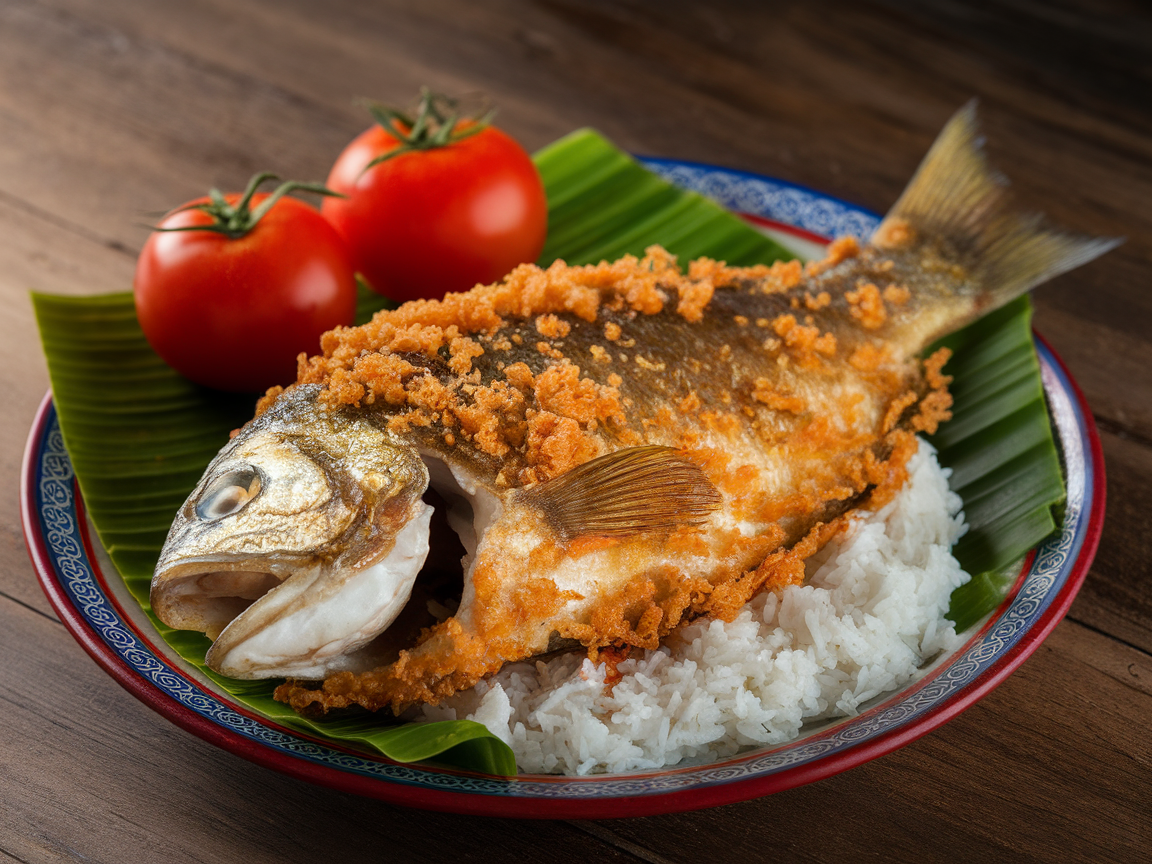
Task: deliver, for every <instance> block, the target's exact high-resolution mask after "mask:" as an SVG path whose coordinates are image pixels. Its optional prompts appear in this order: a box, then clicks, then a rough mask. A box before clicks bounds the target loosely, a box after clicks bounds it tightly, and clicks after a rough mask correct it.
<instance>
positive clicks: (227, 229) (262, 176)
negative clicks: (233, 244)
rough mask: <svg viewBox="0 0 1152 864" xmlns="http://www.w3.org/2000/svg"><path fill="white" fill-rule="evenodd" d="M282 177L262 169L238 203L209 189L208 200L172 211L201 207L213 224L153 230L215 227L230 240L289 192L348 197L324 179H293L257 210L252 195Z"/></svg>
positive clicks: (210, 228)
mask: <svg viewBox="0 0 1152 864" xmlns="http://www.w3.org/2000/svg"><path fill="white" fill-rule="evenodd" d="M279 179H280V178H279V177H278V176H277V175H276V174H273V173H272V172H271V171H261V172H260V173H258V174H255V175H253V177H252V179H251V180H249V181H248V186H247V188H246V189H245V190H244V192H243V194H242V195H241V196H240V198H239V200H238V201H237V202H236V203H235V204H229V203H228V199H227V198H225V197H224V193H223V192H221V191H220V190H219V189H215V188H213V189H209V190H208V202H207V203H199V204H186V205H184V206H183V207H178V208H177V209H175V210H173V211H172V213H180V212H182V211H184V210H199V211H201V212H202V213H207V214H208V215H209V216H211V217H212V222H211V223H210V224H207V225H185V226H182V227H180V228H161V227H155V228H153V229H152V230H154V231H213V232H215V233H217V234H223V235H225V236H226V237H228V239H230V240H236V239H238V238H240V237H243V236H244V235H245V234H247V233H248V232H249V231H251V230H252V229H253V228H255V227H256V224H257V223H258V222H259V221H260V220H261V219H263V218H264V216H265V215H266V214H267V213H268V211H269V210H271V209H272V208H273V207H275V206H276V202H277V201H279V200H280V199H281V198H283V197H284V196H285V195H287V194H288V193H289V192H296V191H300V192H315V193H316V194H317V195H331V196H334V197H337V198H344V197H346V196H345V195H343V194H341V193H340V192H334V191H332V190H331V189H329V188H328V187H326V186H324V185H323V184H320V183H301V182H298V181H296V180H289V181H288V182H286V183H281V184H280V185H279V186H278V187H276V190H275V191H274V192H273V193H272V194H271V195H269V196H268V197H267V198H265V199H264V200H263V201H261V202H260V205H259V206H258V207H257V208H256V209H255V210H253V209H251V207H252V198H253V196H254V195H255V194H256V190H257V189H259V188H260V186H261V185H263V184H264V183H266V182H267V181H269V180H279Z"/></svg>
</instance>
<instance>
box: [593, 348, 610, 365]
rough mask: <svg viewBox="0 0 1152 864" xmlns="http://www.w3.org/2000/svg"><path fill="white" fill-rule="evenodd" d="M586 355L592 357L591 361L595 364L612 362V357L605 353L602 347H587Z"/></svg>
mask: <svg viewBox="0 0 1152 864" xmlns="http://www.w3.org/2000/svg"><path fill="white" fill-rule="evenodd" d="M588 353H589V354H591V355H592V359H593V360H595V361H596V362H597V363H611V362H612V355H611V354H609V353H608V352H607V351H605V350H604V347H603V346H602V345H589V346H588Z"/></svg>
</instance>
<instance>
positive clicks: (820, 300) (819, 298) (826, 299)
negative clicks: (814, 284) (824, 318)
mask: <svg viewBox="0 0 1152 864" xmlns="http://www.w3.org/2000/svg"><path fill="white" fill-rule="evenodd" d="M831 303H832V295H831V294H829V293H828V292H827V291H821V292H820V293H819V294H817V295H816V296H815V297H813V296H812V295H811V294H809V293H808V292H807V291H805V292H804V305H805V306H806V307H807V308H809V309H811V310H812V311H813V312H818V311H819V310H821V309H823V308H824V307H825V306H828V305H830V304H831Z"/></svg>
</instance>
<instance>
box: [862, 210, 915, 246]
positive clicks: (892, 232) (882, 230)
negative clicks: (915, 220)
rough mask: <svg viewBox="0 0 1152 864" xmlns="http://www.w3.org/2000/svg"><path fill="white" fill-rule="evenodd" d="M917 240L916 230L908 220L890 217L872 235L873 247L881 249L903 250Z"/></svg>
mask: <svg viewBox="0 0 1152 864" xmlns="http://www.w3.org/2000/svg"><path fill="white" fill-rule="evenodd" d="M915 240H916V230H915V229H914V228H913V227H912V226H911V224H909V222H908V220H907V219H901V218H900V217H889V218H887V219H885V220H884V221H883V222H881V223H880V227H879V228H877V229H876V231H875V232H874V233H873V234H872V245H873V246H876V247H878V248H880V249H903V248H905V247H908V246H911V245H912V243H914V242H915Z"/></svg>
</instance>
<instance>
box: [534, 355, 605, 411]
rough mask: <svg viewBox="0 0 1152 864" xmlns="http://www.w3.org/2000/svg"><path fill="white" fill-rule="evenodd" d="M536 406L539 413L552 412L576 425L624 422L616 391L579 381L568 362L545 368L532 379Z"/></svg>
mask: <svg viewBox="0 0 1152 864" xmlns="http://www.w3.org/2000/svg"><path fill="white" fill-rule="evenodd" d="M536 403H537V404H538V405H539V406H540V408H541V409H542V410H543V411H553V412H555V413H556V414H559V415H561V416H563V417H571V418H572V419H573V420H576V421H578V422H580V423H587V422H588V421H589V420H593V419H595V420H599V421H601V422H604V421H607V420H608V419H609V418H615V419H617V420H619V421H620V422H621V423H623V422H624V421H625V417H624V409H623V408H622V407H621V405H620V391H619V390H617V389H616V388H615V387H602V386H601V385H599V384H597V383H596V382H594V381H592V380H591V379H589V378H581V377H580V367H578V366H576V365H574V364H572V363H569V362H564V363H559V364H557V365H555V366H549V367H548V368H547V369H545V370H544V371H543V372H541V373H540V374H539V375H538V376H537V377H536Z"/></svg>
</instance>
